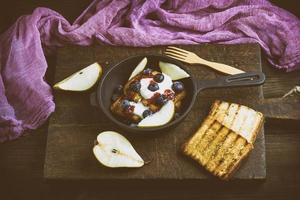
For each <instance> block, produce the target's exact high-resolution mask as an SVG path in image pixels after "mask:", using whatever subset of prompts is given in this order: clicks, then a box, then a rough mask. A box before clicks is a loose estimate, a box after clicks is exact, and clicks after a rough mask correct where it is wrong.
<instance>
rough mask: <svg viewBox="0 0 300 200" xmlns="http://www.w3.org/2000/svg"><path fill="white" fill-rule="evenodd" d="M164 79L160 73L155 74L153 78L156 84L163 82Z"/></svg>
mask: <svg viewBox="0 0 300 200" xmlns="http://www.w3.org/2000/svg"><path fill="white" fill-rule="evenodd" d="M164 78H165V77H164V75H163V74H161V73H159V74H155V76H154V77H153V79H154V80H155V81H156V82H158V83H161V82H163V80H164Z"/></svg>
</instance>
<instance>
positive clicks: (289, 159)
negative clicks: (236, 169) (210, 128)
mask: <svg viewBox="0 0 300 200" xmlns="http://www.w3.org/2000/svg"><path fill="white" fill-rule="evenodd" d="M90 2H91V0H77V1H75V0H48V1H47V0H19V1H18V0H8V1H3V0H2V1H1V2H0V33H1V32H3V31H4V30H6V29H7V28H8V27H9V26H10V25H12V24H13V23H14V21H15V20H16V19H17V18H18V17H19V16H20V15H23V14H30V13H31V12H32V11H33V9H34V8H36V7H38V6H44V7H48V8H51V9H53V10H56V11H57V12H59V13H61V14H62V15H63V16H64V17H66V18H67V19H68V20H69V21H70V22H72V21H73V20H74V19H75V18H76V17H77V16H79V14H80V13H81V12H82V11H83V10H84V9H85V8H86V7H87V6H88V5H89V3H90ZM272 2H274V3H275V4H276V5H278V6H280V7H282V8H285V9H287V10H289V11H291V12H292V13H294V14H295V15H297V16H298V17H299V16H300V6H297V5H296V2H297V1H295V0H273V1H272ZM0 45H1V44H0ZM48 62H49V71H48V74H47V78H48V81H50V82H51V80H52V77H53V72H54V71H53V69H54V66H55V57H51V58H48ZM263 67H264V71H265V72H266V74H267V76H268V77H271V79H270V80H272V81H271V82H270V81H269V82H268V83H266V84H265V86H264V93H265V97H279V96H281V95H282V94H284V93H285V92H286V91H287V90H288V89H290V88H291V87H293V86H294V85H295V84H300V81H299V77H300V73H299V71H298V72H295V73H290V74H283V73H282V72H281V71H279V70H275V69H273V68H271V67H270V66H269V64H267V63H266V61H265V59H264V60H263ZM298 124H299V121H289V120H286V121H278V120H269V121H267V123H266V145H267V146H266V150H267V180H266V181H262V182H255V183H249V182H242V183H240V182H230V183H226V182H225V183H224V182H208V183H207V182H206V183H199V182H170V181H161V182H155V183H154V182H140V183H127V182H126V183H125V182H120V183H110V182H102V183H99V182H70V181H62V182H49V181H48V182H46V181H45V180H44V179H43V178H42V176H43V161H44V156H45V145H46V138H47V124H45V125H44V126H42V127H41V128H39V129H38V130H36V131H33V132H32V133H31V134H29V135H28V136H26V137H23V138H22V139H20V140H16V141H12V142H8V143H5V144H0V199H1V200H2V199H3V200H10V199H23V200H27V199H30V200H31V199H32V200H33V199H74V200H81V199H107V198H109V199H121V198H122V199H166V198H171V199H299V198H300V159H299V157H300V156H299V155H300V154H299V153H300V128H299V125H298Z"/></svg>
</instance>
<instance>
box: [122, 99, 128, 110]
mask: <svg viewBox="0 0 300 200" xmlns="http://www.w3.org/2000/svg"><path fill="white" fill-rule="evenodd" d="M129 106H130V103H129V101H128V100H127V99H125V100H123V101H122V103H121V107H122V108H123V109H127V108H129Z"/></svg>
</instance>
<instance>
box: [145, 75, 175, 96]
mask: <svg viewBox="0 0 300 200" xmlns="http://www.w3.org/2000/svg"><path fill="white" fill-rule="evenodd" d="M162 74H163V75H164V80H163V81H162V82H161V83H157V84H158V87H159V89H158V90H156V91H154V92H153V91H151V90H149V89H148V86H149V84H150V82H151V81H154V80H153V78H142V79H141V80H140V83H141V89H140V93H141V95H142V97H143V98H144V99H150V98H151V97H153V95H154V94H155V93H159V94H163V93H164V92H165V91H166V90H171V91H173V90H172V85H173V82H172V79H171V77H170V76H168V75H166V74H164V73H162Z"/></svg>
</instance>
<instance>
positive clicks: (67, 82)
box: [53, 63, 102, 91]
mask: <svg viewBox="0 0 300 200" xmlns="http://www.w3.org/2000/svg"><path fill="white" fill-rule="evenodd" d="M101 74H102V67H101V66H100V65H99V64H98V63H94V64H91V65H89V66H87V67H86V68H84V69H82V70H80V71H78V72H75V73H74V74H72V75H70V76H69V77H67V78H65V79H64V80H62V81H60V82H58V83H56V84H55V85H54V86H53V88H55V89H59V90H68V91H85V90H88V89H90V88H92V87H93V86H94V84H95V83H96V82H97V81H98V79H99V78H100V77H101Z"/></svg>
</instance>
